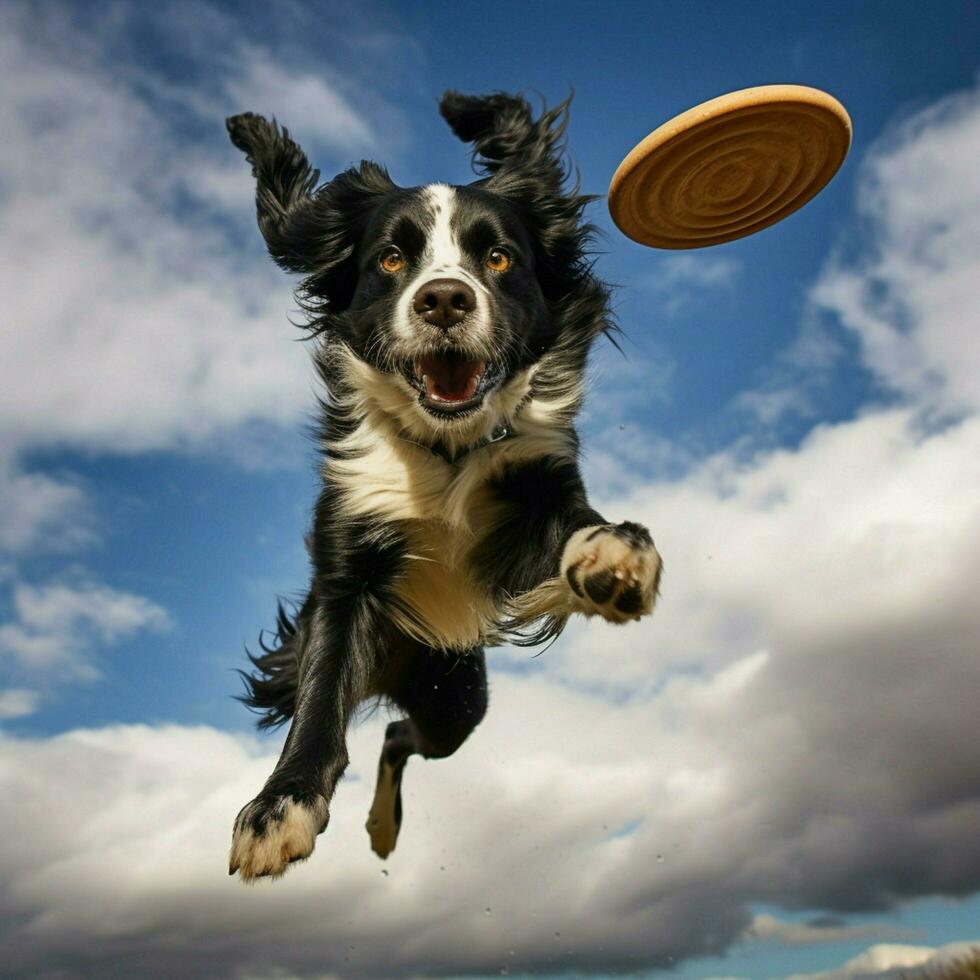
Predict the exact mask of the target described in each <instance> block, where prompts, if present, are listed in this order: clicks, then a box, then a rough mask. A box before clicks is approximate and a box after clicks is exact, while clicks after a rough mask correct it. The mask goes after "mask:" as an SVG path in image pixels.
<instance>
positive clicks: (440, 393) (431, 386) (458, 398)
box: [419, 357, 487, 402]
mask: <svg viewBox="0 0 980 980" xmlns="http://www.w3.org/2000/svg"><path fill="white" fill-rule="evenodd" d="M486 366H487V365H486V361H464V360H462V359H461V358H458V357H423V358H422V360H421V361H419V368H420V370H421V373H422V377H423V379H424V380H425V393H426V394H427V395H428V396H429V398H431V399H433V400H435V401H441V402H465V401H469V400H470V399H471V398H472V397H473V396H474V395H475V394H476V389H477V387H478V386H479V384H480V377H481V376H482V375H483V372H484V371H485V370H486Z"/></svg>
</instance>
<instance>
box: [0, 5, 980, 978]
mask: <svg viewBox="0 0 980 980" xmlns="http://www.w3.org/2000/svg"><path fill="white" fill-rule="evenodd" d="M978 30H980V17H978V8H977V7H976V5H975V4H972V3H962V4H960V3H955V2H950V3H944V4H936V5H922V4H918V3H897V2H891V0H889V2H887V3H886V2H877V3H872V2H869V3H863V4H852V3H824V4H819V5H813V4H797V5H775V4H763V3H748V4H738V5H736V4H718V3H710V4H695V3H691V4H661V3H643V4H636V5H635V6H634V5H630V4H626V3H624V4H619V5H616V6H615V7H614V8H613V9H611V10H606V11H602V12H600V8H599V5H596V4H594V3H579V2H577V0H569V2H564V3H561V4H553V5H547V4H541V5H527V4H519V3H511V2H509V0H500V2H497V3H495V4H486V5H484V4H479V5H478V4H465V5H463V4H461V5H448V4H436V3H432V4H409V5H404V4H399V5H395V4H391V5H385V4H382V3H373V2H372V3H358V4H357V5H356V6H355V5H351V6H349V7H348V6H343V5H340V4H323V3H320V4H299V3H284V4H281V5H275V7H274V10H273V9H272V5H258V4H256V5H255V6H254V7H253V8H249V7H246V5H242V4H235V5H228V6H221V5H208V4H190V3H188V4H164V5H162V6H158V7H157V9H156V10H155V12H152V13H151V12H150V8H149V5H143V4H140V5H136V4H132V5H127V4H121V3H101V4H97V5H96V4H88V3H79V4H75V5H64V4H59V3H55V2H52V3H45V4H22V3H18V2H7V3H5V4H3V6H2V7H0V80H2V85H0V132H2V133H3V138H2V139H0V726H2V728H0V793H2V799H3V801H4V803H3V809H2V833H0V943H2V956H3V961H4V962H6V963H7V967H6V968H5V969H6V971H7V972H8V973H9V974H10V975H12V976H24V977H28V976H30V977H36V976H44V977H59V978H60V977H76V976H79V977H108V976H119V977H131V976H146V977H170V976H181V977H198V976H200V977H205V976H206V977H235V978H253V980H258V978H272V977H280V978H288V977H296V978H299V977H302V978H308V977H360V976H372V977H408V976H428V975H441V976H491V975H498V974H500V973H504V972H506V973H509V974H510V975H515V976H520V975H525V974H543V975H546V976H548V975H558V974H562V973H568V972H574V973H577V974H580V975H587V976H609V975H612V974H616V973H621V972H624V971H631V972H640V973H642V974H643V975H647V976H655V977H656V976H667V975H668V973H667V972H666V971H671V972H670V973H669V975H670V976H674V977H679V978H711V977H714V978H722V977H724V978H735V977H737V978H746V980H755V978H759V980H761V978H787V977H793V978H795V980H805V978H809V980H815V978H821V980H844V978H858V977H875V978H886V977H897V976H898V975H899V974H898V972H897V971H899V970H904V971H905V973H904V975H905V976H916V975H917V974H916V971H919V970H922V969H924V968H926V967H927V966H928V964H929V963H931V962H937V961H939V960H942V959H943V958H947V959H948V958H949V957H950V956H954V955H956V954H957V953H958V952H962V950H963V949H964V948H965V947H964V946H963V945H961V944H963V943H969V942H971V941H980V897H978V893H980V832H978V830H980V759H978V755H977V749H976V747H977V745H980V712H978V711H977V707H976V705H977V691H978V687H980V654H978V646H980V644H978V636H980V604H978V603H977V601H976V591H977V590H976V582H977V580H978V577H980V494H978V491H977V488H978V487H980V370H978V369H980V314H978V310H980V223H978V213H980V169H978V168H977V165H976V161H977V159H978V156H980V84H978V69H980V54H978V52H977V49H976V38H977V36H978ZM769 82H799V83H804V84H811V85H816V86H819V87H822V88H826V89H828V90H829V91H831V92H832V93H834V94H835V95H836V96H837V97H838V98H840V99H841V100H842V101H843V102H844V103H845V105H846V106H847V107H848V109H849V110H850V112H851V115H852V118H853V120H854V124H855V140H854V145H853V149H852V152H851V156H850V158H849V160H848V162H847V164H846V165H845V168H844V169H843V170H842V172H841V173H840V174H839V175H838V176H837V177H836V178H835V180H834V181H833V183H832V184H831V186H830V187H829V188H828V189H827V190H826V191H825V192H824V193H823V194H822V195H821V196H820V197H819V198H817V199H816V200H815V201H813V202H812V203H811V204H809V205H808V206H807V207H806V208H805V209H804V210H803V211H801V212H799V213H798V214H796V215H795V216H793V217H791V218H789V219H787V220H786V221H785V222H783V223H782V224H780V225H778V226H776V227H774V228H772V229H769V230H767V231H765V232H763V233H761V234H758V235H756V236H754V237H752V238H749V239H747V240H744V241H741V242H736V243H732V244H730V245H726V246H721V247H718V248H714V249H710V250H706V251H703V252H690V253H678V254H669V253H659V252H653V251H650V250H646V249H643V248H641V247H639V246H636V245H634V244H632V243H630V242H628V241H626V240H625V239H623V238H622V236H620V235H619V234H618V233H617V232H616V231H615V229H614V228H613V227H612V226H611V224H610V222H609V220H608V216H607V214H606V212H605V207H604V204H603V203H602V202H601V201H600V202H599V203H597V204H596V205H594V206H593V214H592V217H593V219H594V220H595V221H596V222H597V223H598V224H599V225H600V226H601V227H602V228H603V229H604V230H605V232H606V235H605V238H604V240H603V243H602V254H601V256H600V257H599V260H598V269H599V271H600V273H601V274H602V275H603V276H605V277H606V278H608V279H609V280H611V281H614V282H615V283H617V284H618V285H619V289H618V292H617V300H616V306H617V312H618V315H619V319H620V321H621V324H622V326H623V329H624V330H625V332H626V335H627V340H626V343H625V345H624V346H625V351H626V354H627V359H625V360H624V359H623V358H622V357H621V356H620V355H618V354H617V353H616V352H615V351H614V350H612V349H611V348H609V349H603V350H600V351H598V352H597V357H596V359H595V363H594V366H593V384H592V390H591V395H590V401H589V405H588V409H587V414H586V417H585V419H584V421H583V427H582V429H583V435H584V443H585V451H586V459H585V466H586V470H587V475H588V481H589V484H590V486H591V487H592V491H593V495H594V497H595V498H596V500H597V502H598V503H599V506H600V509H602V510H603V511H604V512H605V513H606V514H607V515H608V516H609V517H610V518H613V519H626V518H630V519H634V520H640V521H643V522H644V523H646V524H648V525H649V527H650V528H651V529H652V531H653V533H654V536H655V538H656V540H657V543H658V546H659V548H660V551H661V553H662V554H663V555H664V557H665V562H666V568H667V574H666V577H665V581H664V587H663V596H662V602H661V605H660V607H659V608H658V611H657V613H656V615H655V616H654V617H653V618H652V619H650V620H649V621H647V622H644V623H643V624H642V625H631V626H629V627H628V628H613V627H610V626H606V625H604V624H601V623H590V624H588V625H585V624H576V625H575V626H574V627H573V628H570V629H569V630H568V631H567V632H566V634H565V635H564V636H563V637H562V638H561V640H560V641H559V642H558V643H556V644H555V645H554V646H552V647H551V648H550V649H549V650H548V651H547V652H546V653H545V654H544V655H542V656H540V657H538V658H534V659H532V657H531V652H530V651H526V650H520V651H516V650H498V651H494V652H493V653H492V655H491V657H490V664H491V683H492V706H491V710H490V713H489V715H488V717H487V720H486V721H485V722H484V723H483V725H481V727H480V728H479V729H478V730H477V732H476V733H475V734H474V736H473V738H472V739H471V740H470V741H469V742H467V744H466V745H465V746H464V748H463V749H462V750H461V751H460V752H459V753H458V754H457V755H455V756H454V757H453V758H452V759H450V760H446V761H441V762H432V763H424V762H421V761H419V760H415V761H413V762H412V763H410V764H409V768H408V772H407V775H406V814H407V815H406V822H405V825H404V828H403V831H402V837H401V840H400V843H399V849H398V850H397V851H396V852H395V854H394V855H392V857H391V858H390V859H389V860H388V861H387V862H386V863H384V864H382V863H381V862H379V861H378V859H377V858H376V857H375V856H374V855H373V854H371V853H370V851H369V849H368V843H367V837H366V834H365V832H364V829H363V822H364V818H365V815H366V812H367V808H368V805H369V797H370V795H371V791H372V783H373V772H374V766H375V762H376V757H377V751H378V748H379V745H380V741H381V734H382V730H383V725H384V723H385V720H386V719H385V718H383V717H375V718H372V719H367V720H365V721H364V722H363V723H361V724H360V725H359V726H358V727H357V728H356V729H355V730H354V732H353V733H352V738H351V750H352V759H353V762H352V765H351V768H350V771H349V775H348V777H347V778H346V779H345V780H344V781H343V783H342V785H341V787H340V789H339V791H338V794H337V797H336V800H335V803H334V806H333V818H332V821H331V824H330V829H329V830H328V832H327V833H326V834H325V835H324V837H322V838H321V839H320V842H319V844H318V847H317V850H316V852H315V854H314V856H313V858H312V859H311V860H310V861H309V862H307V863H306V864H304V865H302V866H298V867H297V868H296V869H294V870H292V871H291V872H290V874H289V875H288V876H287V877H286V878H285V879H283V880H282V881H280V882H278V883H275V884H271V885H270V884H269V883H267V882H263V883H260V884H259V885H258V886H256V887H252V888H244V887H243V886H242V885H240V884H239V882H238V881H237V880H236V879H230V878H228V877H227V871H226V853H227V845H228V841H229V836H230V826H231V821H232V819H233V817H234V815H235V813H236V812H237V810H238V808H239V807H240V806H241V805H242V804H243V803H244V802H245V801H247V800H248V799H250V798H251V797H252V796H253V795H254V793H255V791H256V790H257V788H258V787H259V786H260V785H261V783H262V781H263V779H264V777H265V775H266V774H267V772H268V771H269V769H270V768H271V765H272V763H273V761H274V759H275V757H276V755H277V752H278V747H279V745H280V743H281V738H282V733H279V734H277V735H272V736H268V737H259V736H257V735H256V734H254V732H253V731H252V727H251V718H250V717H249V715H248V714H247V712H245V710H244V709H243V708H241V706H240V705H238V704H237V703H236V702H235V701H234V700H232V697H231V695H233V694H234V693H236V692H237V690H238V686H237V680H236V676H235V674H234V668H235V667H237V666H240V665H242V663H243V652H242V650H243V645H244V644H245V643H246V642H248V643H254V640H255V638H256V636H257V635H258V632H259V630H260V629H262V628H264V627H269V626H271V625H272V622H273V612H274V598H275V596H276V595H277V594H281V595H285V596H290V595H295V594H296V593H297V592H298V591H299V590H301V589H302V588H303V586H304V584H305V579H306V575H307V567H306V560H305V556H304V553H303V548H302V535H303V530H304V528H305V525H306V522H307V519H308V512H309V507H310V504H311V502H312V495H313V493H314V488H315V472H314V466H315V454H314V450H313V447H312V444H311V442H310V439H309V437H308V432H307V426H308V422H309V419H310V411H311V407H312V405H313V399H314V388H313V381H312V378H311V373H310V371H309V369H308V365H307V353H306V351H305V350H304V347H303V345H302V344H301V343H297V342H296V341H297V336H298V333H297V331H295V329H294V328H293V327H291V326H290V324H289V317H290V315H292V314H295V310H296V306H295V303H294V301H293V300H292V297H291V288H292V284H291V283H290V282H289V281H288V280H287V279H286V277H284V276H283V275H281V274H280V273H278V272H277V271H276V270H275V269H274V268H273V267H272V265H271V263H270V262H269V261H268V260H267V259H266V258H265V256H264V254H263V249H262V245H261V241H260V239H259V235H258V232H257V230H256V229H255V227H254V218H253V206H252V201H251V191H252V188H251V181H250V179H249V175H248V173H247V168H246V166H245V164H244V163H243V161H242V159H241V157H240V155H239V154H238V153H237V152H236V151H234V150H233V149H232V147H231V146H230V144H228V143H227V141H226V137H225V134H224V130H223V124H222V120H223V118H224V116H225V115H227V114H229V113H231V112H235V111H242V110H246V109H252V110H257V111H261V112H265V113H268V114H275V115H276V116H277V117H278V118H279V119H280V120H281V121H283V122H284V123H285V124H286V125H288V126H289V127H290V129H291V131H292V132H293V133H294V135H295V136H296V137H297V139H298V140H299V141H300V142H301V143H302V145H303V146H304V147H305V148H306V149H307V150H308V151H309V153H310V155H311V156H312V157H313V159H314V162H315V164H316V165H317V166H319V167H320V168H321V170H322V171H323V172H324V174H325V175H331V174H332V173H334V172H336V171H337V170H339V169H342V168H343V167H345V166H347V165H348V164H349V163H350V162H351V161H354V160H359V159H360V158H361V157H369V158H374V159H379V160H381V161H383V162H385V163H387V164H388V165H389V167H390V169H391V171H392V174H393V176H394V178H395V179H396V180H397V181H398V182H399V183H401V184H404V185H413V184H417V183H422V182H427V181H431V180H436V179H438V180H446V181H451V182H465V181H467V180H468V179H470V174H469V170H468V161H467V155H466V152H465V150H464V148H463V147H462V145H460V144H458V143H456V142H455V141H454V140H453V138H451V136H450V135H449V133H448V131H447V130H446V129H445V127H444V125H443V123H442V122H441V120H440V119H439V118H438V116H437V114H436V111H435V105H436V100H437V98H438V96H439V94H440V93H441V91H442V90H443V89H445V88H447V87H455V88H459V89H462V90H464V91H472V92H481V91H486V90H490V89H497V88H502V89H512V90H513V89H523V90H527V91H537V92H540V93H541V94H543V96H544V97H545V98H546V99H547V100H548V101H552V102H553V101H556V100H557V99H559V98H561V97H563V96H564V95H565V94H566V92H567V90H568V86H569V85H572V86H574V88H575V90H576V99H575V104H574V108H573V114H572V124H571V128H570V132H569V142H570V148H571V152H572V155H573V156H574V158H575V160H576V162H577V164H578V166H579V168H580V170H581V174H582V179H583V183H584V186H585V188H586V189H587V190H588V191H590V192H594V193H599V194H601V193H603V192H604V190H605V188H606V186H607V185H608V180H609V177H610V176H611V174H612V172H613V170H614V169H615V166H616V164H617V163H618V161H619V160H620V159H621V157H622V156H623V155H624V153H625V152H626V151H627V150H628V149H629V148H630V147H631V146H632V145H633V144H634V143H635V142H636V141H637V140H638V139H640V138H641V137H642V136H644V135H645V134H646V133H647V132H648V131H649V130H651V129H653V128H654V127H655V126H656V125H657V124H659V123H660V122H662V121H663V120H665V119H666V118H668V117H669V116H671V115H673V114H675V113H677V112H679V111H681V110H683V109H686V108H688V107H689V106H691V105H693V104H695V103H697V102H700V101H703V100H705V99H707V98H710V97H713V96H715V95H718V94H720V93H722V92H725V91H728V90H732V89H736V88H740V87H744V86H748V85H756V84H764V83H769Z"/></svg>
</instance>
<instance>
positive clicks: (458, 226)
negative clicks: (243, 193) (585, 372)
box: [228, 92, 608, 445]
mask: <svg viewBox="0 0 980 980" xmlns="http://www.w3.org/2000/svg"><path fill="white" fill-rule="evenodd" d="M567 106H568V102H567V100H566V102H563V103H562V104H560V105H559V106H557V107H555V108H554V109H551V110H549V111H546V112H544V113H543V114H542V115H541V116H540V117H539V118H537V119H535V118H534V117H533V114H532V111H531V108H530V106H529V105H528V103H527V102H526V101H525V100H524V99H523V98H519V97H514V96H509V95H504V94H494V95H490V96H486V97H469V96H463V95H459V94H458V93H455V92H447V93H446V94H445V95H444V96H443V98H442V101H441V103H440V111H441V112H442V115H443V116H444V117H445V119H446V120H447V122H448V123H449V125H450V126H451V127H452V129H453V131H454V132H455V133H456V135H457V136H459V137H460V138H461V139H462V140H464V141H466V142H471V143H473V147H474V163H475V166H476V167H477V170H478V173H479V174H481V175H482V176H481V179H478V180H477V181H475V182H474V183H472V184H470V185H467V186H448V185H445V184H431V185H427V186H424V187H413V188H401V187H398V186H396V185H395V184H394V183H393V182H392V180H391V178H390V177H389V176H388V173H387V172H386V171H385V170H384V169H383V168H382V167H380V166H378V165H377V164H374V163H370V162H367V161H365V162H362V163H361V165H360V166H359V167H355V168H352V169H350V170H347V171H345V172H344V173H342V174H340V175H338V176H337V177H335V178H334V179H333V180H332V181H330V182H328V183H326V184H324V185H322V186H320V187H319V188H317V186H316V184H317V180H318V178H319V173H318V171H315V170H312V169H311V167H310V165H309V162H308V161H307V158H306V156H305V154H304V153H303V152H302V150H300V148H299V147H298V146H297V145H296V144H295V143H294V142H293V141H292V140H291V139H290V137H289V134H288V132H287V131H286V130H285V129H280V128H279V127H278V126H277V125H276V123H275V122H274V121H273V122H271V123H270V122H268V121H267V120H265V119H263V118H262V117H260V116H255V115H252V114H245V115H240V116H234V117H232V118H231V119H229V120H228V130H229V133H230V134H231V138H232V141H233V142H234V143H235V145H236V146H237V147H239V148H240V149H241V150H243V151H244V152H245V153H246V155H247V158H248V160H249V162H250V163H251V164H252V169H253V173H254V175H255V177H256V180H257V192H256V201H257V209H258V220H259V227H260V228H261V230H262V233H263V235H264V236H265V240H266V243H267V245H268V247H269V252H270V254H271V255H272V257H273V258H274V259H275V260H276V261H277V262H278V263H279V264H280V265H281V266H282V267H283V268H285V269H287V270H289V271H292V272H298V273H302V274H303V275H304V277H305V278H304V280H303V282H302V285H301V289H300V296H301V300H302V302H303V304H304V308H305V309H306V310H307V311H308V312H309V314H310V323H309V326H310V328H311V329H312V330H313V331H314V332H315V333H316V334H317V335H319V336H320V337H321V338H323V341H324V342H323V344H322V346H321V348H320V356H321V358H322V360H323V361H324V363H329V364H332V365H336V364H337V363H342V364H343V365H345V366H346V367H345V368H344V370H343V371H341V373H346V376H347V378H348V385H352V386H353V387H354V388H357V389H360V390H362V392H363V391H370V392H372V393H373V396H374V397H375V398H376V399H377V400H378V401H379V403H381V404H382V405H383V406H384V408H385V410H386V411H388V412H390V413H391V414H394V415H396V416H398V418H399V422H400V424H401V425H403V426H406V427H407V428H409V429H411V430H412V431H413V432H414V433H415V434H416V435H417V436H421V437H423V438H426V437H427V438H430V439H432V440H440V439H441V440H443V441H447V439H448V441H450V442H452V443H454V444H456V445H459V444H463V443H466V442H467V441H473V440H476V439H478V438H480V437H481V436H484V435H485V434H486V433H487V432H488V431H489V430H490V429H492V428H493V427H494V426H495V425H497V424H498V423H499V422H501V421H503V420H506V417H507V416H508V415H509V414H510V413H513V412H514V411H515V410H516V408H517V406H518V405H519V404H521V403H522V401H523V400H525V399H526V398H527V397H528V396H529V395H532V396H533V394H534V390H535V388H541V387H542V386H544V387H545V388H546V387H547V386H548V385H549V383H550V384H552V385H554V384H556V383H557V377H555V378H552V380H551V381H550V382H549V380H548V371H542V370H541V368H542V365H543V364H544V363H546V362H547V361H548V358H549V354H550V355H551V361H553V362H555V364H553V367H554V368H555V369H559V367H560V370H559V373H560V372H564V373H565V374H566V375H568V374H569V373H571V374H573V375H574V376H575V379H576V381H577V378H578V375H580V374H581V370H582V367H583V366H584V359H585V355H586V352H587V349H588V346H589V344H590V343H591V340H592V338H593V337H594V336H595V335H596V334H597V333H599V332H601V331H603V330H605V329H607V328H608V318H607V292H606V289H605V287H604V286H603V285H602V284H601V283H600V282H599V281H598V280H596V279H595V278H594V276H593V275H592V273H591V268H590V265H589V263H588V261H587V259H586V248H587V245H588V242H589V238H590V235H591V231H592V229H591V227H590V226H589V225H586V224H583V223H582V210H583V208H584V207H585V205H586V204H587V203H588V201H589V198H588V197H586V196H584V195H580V194H578V193H577V190H578V189H577V187H574V188H571V189H567V188H566V187H565V184H566V182H567V176H568V175H567V173H566V170H565V168H564V166H563V163H562V160H561V146H560V142H561V138H562V134H563V131H564V128H565V123H566V118H567ZM557 361H561V365H560V366H559V365H558V364H557ZM352 373H353V375H356V379H355V380H351V375H352ZM552 373H554V372H552ZM538 375H541V377H540V378H539V377H538ZM572 401H575V405H574V408H573V410H574V409H577V395H576V397H575V398H574V399H572Z"/></svg>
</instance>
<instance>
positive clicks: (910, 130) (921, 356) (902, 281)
mask: <svg viewBox="0 0 980 980" xmlns="http://www.w3.org/2000/svg"><path fill="white" fill-rule="evenodd" d="M978 157H980V88H973V89H971V90H969V91H964V92H957V93H955V94H953V95H950V96H948V97H947V98H945V99H942V100H941V101H939V102H938V103H936V104H934V105H932V106H930V107H929V108H927V109H924V110H922V111H921V112H918V113H917V114H916V115H914V116H913V117H912V118H911V119H909V120H908V121H907V122H906V123H905V124H904V125H902V126H901V127H899V128H898V129H897V130H896V131H895V132H893V133H892V134H890V136H889V137H888V138H887V139H886V140H884V141H882V142H881V143H880V144H879V145H878V146H877V147H876V148H875V149H874V150H873V151H872V152H871V153H870V154H869V156H868V159H867V160H866V162H865V164H864V165H863V167H862V177H861V180H860V182H859V189H858V198H857V201H858V208H859V211H860V213H861V216H862V218H863V219H864V220H865V222H866V223H867V226H868V231H869V234H870V236H871V240H870V243H869V244H868V245H866V247H865V248H864V250H863V252H862V254H861V256H860V258H859V259H858V261H857V262H856V263H854V262H851V261H848V260H845V259H841V260H838V261H834V262H831V263H830V264H829V265H828V267H827V269H826V270H825V271H824V273H823V275H822V276H821V278H820V280H819V282H818V283H817V284H816V286H815V288H814V290H813V299H814V301H815V302H816V303H817V304H818V305H819V306H821V307H823V308H825V309H826V310H829V311H831V312H833V313H834V314H836V315H837V316H839V317H840V319H841V321H842V322H843V324H844V325H845V326H846V327H847V328H848V329H850V330H852V331H853V332H854V333H855V334H856V336H857V337H858V339H859V341H860V343H861V351H862V356H863V359H864V362H865V364H866V365H867V366H868V367H869V368H870V369H871V370H872V371H873V372H874V374H875V375H876V376H877V377H878V379H879V380H880V381H881V382H882V384H884V385H886V386H887V387H888V388H891V389H894V390H897V391H898V392H900V393H902V394H903V395H906V396H907V397H910V398H913V399H915V400H917V401H919V402H929V403H930V404H934V405H936V406H937V407H938V408H940V409H942V410H946V411H954V412H958V411H975V410H976V409H977V408H980V372H978V371H977V365H978V364H980V304H978V302H977V283H978V282H980V234H977V214H978V213H980V169H978V168H977V166H976V161H977V158H978Z"/></svg>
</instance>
